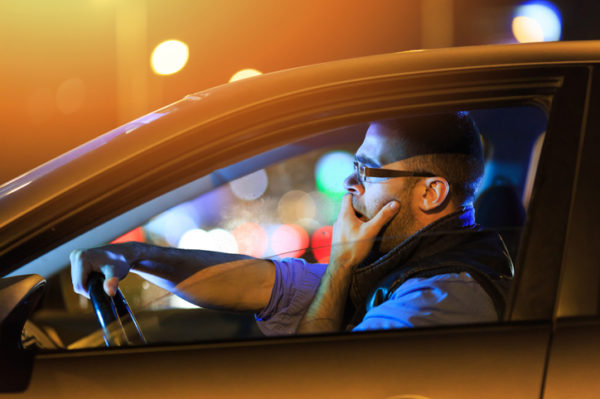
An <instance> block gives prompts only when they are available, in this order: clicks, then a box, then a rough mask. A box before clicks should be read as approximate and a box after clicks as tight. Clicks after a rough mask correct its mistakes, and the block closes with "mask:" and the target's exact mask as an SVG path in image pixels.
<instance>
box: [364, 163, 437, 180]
mask: <svg viewBox="0 0 600 399" xmlns="http://www.w3.org/2000/svg"><path fill="white" fill-rule="evenodd" d="M354 173H355V174H356V176H357V177H358V180H359V181H360V182H361V183H365V182H366V183H372V182H373V181H369V180H368V179H369V178H376V179H386V180H387V179H388V178H391V177H435V176H437V175H435V174H433V173H430V172H413V171H408V170H396V169H385V168H370V167H368V166H365V165H363V164H362V163H360V162H359V161H354Z"/></svg>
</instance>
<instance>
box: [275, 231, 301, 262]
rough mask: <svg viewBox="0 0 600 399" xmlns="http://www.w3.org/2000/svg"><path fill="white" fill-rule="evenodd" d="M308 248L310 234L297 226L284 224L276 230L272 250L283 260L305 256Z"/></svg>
mask: <svg viewBox="0 0 600 399" xmlns="http://www.w3.org/2000/svg"><path fill="white" fill-rule="evenodd" d="M307 247H308V233H307V232H306V230H304V229H303V228H302V227H300V226H298V225H295V224H283V225H281V226H279V227H277V228H276V229H275V231H274V232H273V235H272V236H271V249H272V251H273V253H274V255H276V256H278V257H281V258H287V257H292V258H298V257H300V256H302V255H304V252H306V248H307Z"/></svg>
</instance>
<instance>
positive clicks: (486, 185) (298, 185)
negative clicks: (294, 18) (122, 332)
mask: <svg viewBox="0 0 600 399" xmlns="http://www.w3.org/2000/svg"><path fill="white" fill-rule="evenodd" d="M469 113H470V114H471V116H472V117H473V119H474V120H475V122H476V124H477V126H478V128H479V130H480V133H481V138H482V144H483V146H484V153H485V174H484V177H483V179H482V182H481V185H480V188H479V191H478V193H477V198H476V201H475V203H474V206H475V209H476V218H477V222H478V223H479V224H480V225H481V227H482V228H484V229H491V230H494V231H497V232H499V233H500V234H501V236H502V238H503V241H504V242H505V244H506V246H507V249H508V251H509V253H510V255H511V257H512V259H513V263H515V266H516V267H518V262H517V260H518V253H519V242H520V234H521V231H522V229H523V227H524V225H525V223H526V220H527V206H528V203H529V198H530V196H531V190H532V186H533V180H534V178H535V173H536V166H537V161H538V159H539V156H540V153H541V148H542V143H543V134H544V131H545V129H546V122H547V120H546V119H547V115H546V112H545V110H543V109H541V108H539V107H537V106H533V105H524V106H518V107H503V108H481V109H473V110H469ZM366 127H367V125H366V124H359V125H354V126H345V127H341V128H338V129H335V130H332V131H327V132H323V133H322V134H319V135H316V136H312V137H310V138H308V139H304V140H301V141H299V142H295V143H291V144H288V145H285V146H283V147H280V148H276V149H273V150H271V151H268V152H265V153H262V154H260V155H257V156H255V157H252V158H250V159H246V160H244V161H241V162H238V163H235V164H232V165H229V166H227V167H225V168H222V169H218V170H215V171H213V172H212V173H210V174H208V175H206V176H203V177H202V178H200V179H197V180H196V181H193V182H191V183H188V184H185V185H183V186H181V187H179V188H177V189H175V190H172V191H170V192H168V193H166V194H164V195H160V196H158V197H156V198H154V199H153V200H151V201H148V202H146V203H144V204H142V205H140V206H138V207H136V208H133V209H131V210H129V211H128V212H126V213H124V214H121V215H119V216H117V217H115V218H113V219H112V220H110V221H108V222H106V223H104V224H102V225H99V226H97V227H96V228H94V229H92V230H90V231H88V232H86V233H84V234H82V235H80V236H78V237H76V238H75V239H73V240H71V241H69V242H67V243H65V244H63V245H60V246H58V247H57V248H55V249H53V250H52V251H50V252H48V253H46V254H44V255H43V256H41V257H40V258H38V259H36V260H34V261H32V262H30V263H29V264H26V265H24V266H23V267H21V268H20V269H18V270H17V271H15V272H13V273H11V274H10V275H9V276H17V275H26V274H39V275H41V276H43V277H44V278H45V279H46V280H47V281H48V284H47V289H46V293H45V296H44V298H43V299H42V300H41V302H40V304H39V305H38V307H37V309H36V311H35V312H34V313H33V315H32V317H31V318H30V319H29V320H28V321H27V323H26V325H25V329H24V332H23V334H22V343H23V346H24V347H32V348H36V349H37V350H49V351H62V350H66V349H69V350H76V349H82V348H93V347H103V346H104V345H105V341H104V339H103V335H102V330H101V329H100V327H99V324H98V321H97V319H96V316H95V314H94V311H93V309H92V307H91V305H90V304H89V301H88V300H87V299H86V298H83V297H80V296H78V295H76V294H75V293H74V292H73V290H72V285H71V281H70V272H69V263H68V262H69V253H70V251H71V250H72V249H74V248H88V247H94V246H99V245H104V244H107V243H111V242H123V241H128V240H136V241H142V242H147V243H152V244H155V245H165V246H178V247H180V248H190V249H194V248H196V249H208V250H220V251H224V252H238V253H246V254H249V255H253V256H257V257H265V258H270V257H285V256H293V257H302V258H304V259H306V260H307V261H308V262H317V263H326V262H327V256H328V251H329V247H330V245H331V244H330V240H331V225H332V224H333V222H334V221H335V217H336V215H337V209H338V207H339V201H340V198H341V196H342V195H343V193H344V191H343V185H342V180H343V178H344V177H345V176H347V175H348V174H349V173H352V161H353V152H354V151H355V150H356V148H357V147H358V146H359V145H360V142H361V141H362V139H363V137H364V132H365V130H366ZM328 240H329V241H328ZM121 289H122V291H123V293H124V295H125V296H126V297H127V299H128V302H129V304H130V306H131V308H132V310H133V313H134V314H135V315H136V317H137V321H138V323H139V325H140V328H141V330H142V331H143V333H144V335H145V338H146V341H147V343H148V344H151V345H162V344H169V343H190V342H198V341H226V340H243V339H256V338H263V337H262V334H261V333H260V331H259V330H258V328H257V327H256V323H255V322H254V315H253V314H237V313H231V312H224V311H213V310H208V309H203V308H199V307H197V306H195V305H192V304H189V303H187V302H185V301H183V300H182V299H179V298H177V297H174V296H173V295H171V294H170V293H169V292H167V291H165V290H162V289H160V288H158V287H155V286H153V285H152V284H150V283H148V282H147V281H145V280H143V279H142V278H140V277H138V276H136V275H130V276H128V277H127V278H126V279H125V280H123V282H122V283H121Z"/></svg>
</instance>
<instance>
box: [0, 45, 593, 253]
mask: <svg viewBox="0 0 600 399" xmlns="http://www.w3.org/2000/svg"><path fill="white" fill-rule="evenodd" d="M598 60H600V41H594V42H556V43H537V44H519V45H488V46H472V47H455V48H448V49H435V50H416V51H406V52H399V53H392V54H384V55H374V56H368V57H361V58H354V59H348V60H341V61H332V62H327V63H322V64H316V65H310V66H305V67H298V68H292V69H288V70H283V71H278V72H273V73H268V74H264V75H261V76H257V77H253V78H249V79H245V80H241V81H236V82H232V83H228V84H224V85H221V86H218V87H215V88H212V89H208V90H203V91H199V92H197V93H194V94H190V95H188V96H185V97H184V98H183V99H181V100H179V101H177V102H175V103H173V104H170V105H168V106H166V107H163V108H161V109H159V110H157V111H154V112H152V113H149V114H147V115H145V116H143V117H141V118H138V119H136V120H134V121H132V122H130V123H127V124H125V125H123V126H120V127H118V128H116V129H114V130H112V131H110V132H108V133H106V134H103V135H101V136H99V137H97V138H96V139H94V140H91V141H89V142H87V143H85V144H83V145H81V146H79V147H77V148H75V149H73V150H72V151H70V152H68V153H66V154H64V155H62V156H59V157H57V158H55V159H53V160H51V161H49V162H47V163H45V164H43V165H41V166H39V167H37V168H35V169H33V170H32V171H30V172H28V173H25V174H23V175H22V176H19V177H17V178H16V179H14V180H12V181H9V182H7V183H5V184H4V185H2V186H0V248H1V247H2V246H5V244H6V243H9V242H10V240H11V239H10V237H8V235H11V234H13V233H11V231H10V230H11V229H10V225H11V224H12V223H14V222H15V221H18V220H19V218H21V217H23V216H24V215H27V214H28V213H31V212H32V211H34V210H35V209H36V208H38V207H40V205H42V204H44V203H46V202H48V201H50V200H52V199H54V198H56V197H58V196H60V195H61V194H62V193H65V192H68V191H69V190H72V189H74V188H76V187H77V186H78V185H80V184H81V182H83V181H86V180H87V179H89V178H90V177H91V176H98V175H100V174H102V173H103V171H106V170H108V169H110V168H112V167H114V166H115V165H117V164H119V163H122V162H123V160H125V159H130V158H133V157H135V156H136V155H137V154H140V153H143V152H144V151H147V150H148V149H150V148H154V147H156V146H159V145H160V144H161V143H163V142H165V141H169V140H172V139H174V138H176V137H178V136H180V135H182V134H184V133H185V132H186V131H189V130H190V129H192V128H194V127H196V126H200V125H202V124H204V123H208V122H210V121H211V120H215V119H218V118H224V117H227V116H228V115H231V114H234V113H236V112H240V111H243V110H244V109H246V108H248V107H251V106H256V105H257V104H261V103H264V102H269V101H274V100H276V99H278V98H282V97H286V96H295V95H301V93H303V92H305V91H311V90H312V91H314V90H319V89H321V88H326V87H328V86H335V85H342V84H347V83H348V82H360V81H365V80H370V79H381V78H382V77H386V76H398V75H403V74H405V75H414V74H430V73H434V72H439V71H458V70H464V69H479V68H480V69H485V68H502V67H511V66H522V65H532V66H534V65H548V64H576V63H592V62H597V61H598ZM218 134H219V132H214V136H212V137H206V140H217V139H218V138H219V137H218Z"/></svg>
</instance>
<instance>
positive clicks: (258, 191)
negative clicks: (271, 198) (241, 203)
mask: <svg viewBox="0 0 600 399" xmlns="http://www.w3.org/2000/svg"><path fill="white" fill-rule="evenodd" d="M268 184H269V178H268V177H267V172H265V170H264V169H260V170H257V171H256V172H253V173H250V174H249V175H246V176H244V177H240V178H239V179H235V180H232V181H231V182H229V187H230V188H231V192H233V194H234V195H235V196H236V197H238V198H240V199H243V200H245V201H252V200H255V199H257V198H259V197H260V196H261V195H263V194H264V192H265V190H266V189H267V186H268Z"/></svg>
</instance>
